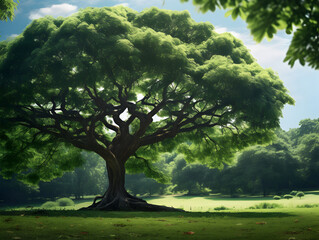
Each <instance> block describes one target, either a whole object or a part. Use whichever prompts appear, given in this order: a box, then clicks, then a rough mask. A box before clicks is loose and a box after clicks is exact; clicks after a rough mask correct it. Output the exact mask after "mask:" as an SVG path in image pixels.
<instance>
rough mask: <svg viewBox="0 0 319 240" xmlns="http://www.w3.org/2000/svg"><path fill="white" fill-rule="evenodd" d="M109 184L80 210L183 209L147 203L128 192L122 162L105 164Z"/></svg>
mask: <svg viewBox="0 0 319 240" xmlns="http://www.w3.org/2000/svg"><path fill="white" fill-rule="evenodd" d="M107 172H108V180H109V186H108V189H107V191H106V192H105V193H104V195H103V196H97V197H95V199H94V201H93V203H92V205H90V206H89V207H87V208H81V209H80V210H105V211H120V210H123V211H183V210H181V209H175V208H172V207H166V206H159V205H153V204H148V203H147V202H146V201H145V200H143V199H140V198H137V197H134V196H132V195H131V194H129V193H128V192H127V191H126V189H125V166H124V162H121V161H117V164H112V166H110V165H107Z"/></svg>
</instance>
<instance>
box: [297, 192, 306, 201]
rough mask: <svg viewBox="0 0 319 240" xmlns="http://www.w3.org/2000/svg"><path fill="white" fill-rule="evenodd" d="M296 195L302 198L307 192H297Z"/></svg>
mask: <svg viewBox="0 0 319 240" xmlns="http://www.w3.org/2000/svg"><path fill="white" fill-rule="evenodd" d="M296 196H297V197H299V198H300V199H301V198H302V197H303V196H305V194H304V193H303V192H297V194H296Z"/></svg>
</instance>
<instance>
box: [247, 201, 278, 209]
mask: <svg viewBox="0 0 319 240" xmlns="http://www.w3.org/2000/svg"><path fill="white" fill-rule="evenodd" d="M272 208H282V205H280V204H277V203H266V202H265V203H259V204H256V205H255V206H252V207H250V208H249V209H272Z"/></svg>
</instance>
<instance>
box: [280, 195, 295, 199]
mask: <svg viewBox="0 0 319 240" xmlns="http://www.w3.org/2000/svg"><path fill="white" fill-rule="evenodd" d="M293 197H294V196H292V195H290V194H285V195H284V196H283V198H285V199H291V198H293Z"/></svg>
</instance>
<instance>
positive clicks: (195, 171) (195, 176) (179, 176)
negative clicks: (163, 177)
mask: <svg viewBox="0 0 319 240" xmlns="http://www.w3.org/2000/svg"><path fill="white" fill-rule="evenodd" d="M209 175H212V174H211V169H209V168H207V167H206V166H204V165H201V164H187V163H186V161H185V160H184V159H183V158H181V159H177V160H176V166H175V168H174V169H173V171H172V184H175V185H176V186H175V187H174V189H173V191H175V192H177V191H187V192H188V193H187V194H189V195H195V194H199V193H202V192H204V189H205V188H206V187H207V185H208V184H207V183H208V182H209V180H210V179H209Z"/></svg>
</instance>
